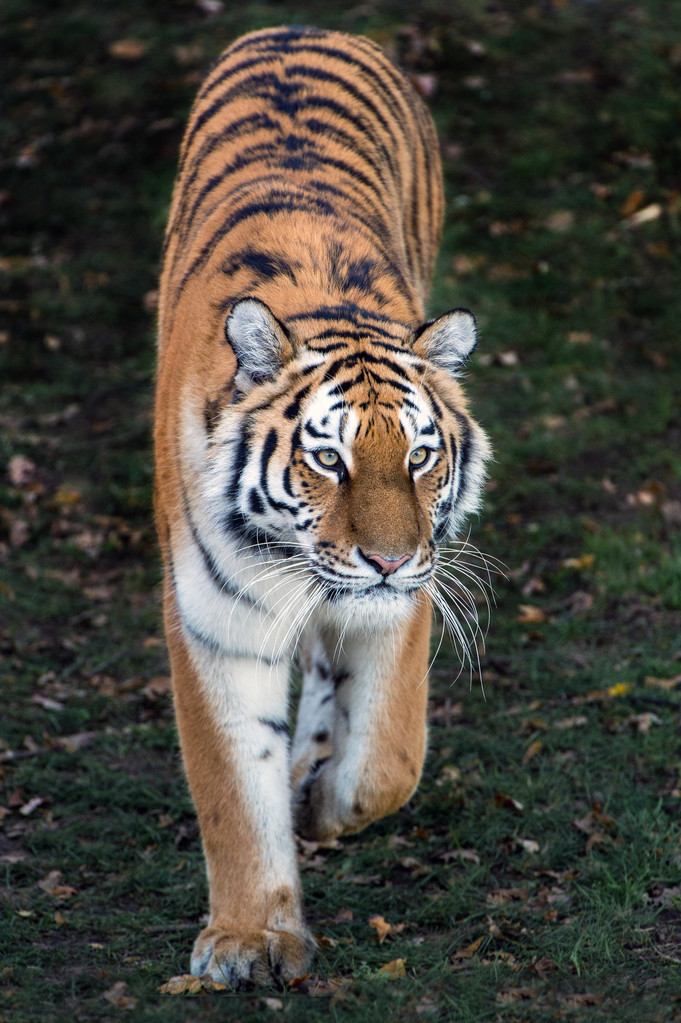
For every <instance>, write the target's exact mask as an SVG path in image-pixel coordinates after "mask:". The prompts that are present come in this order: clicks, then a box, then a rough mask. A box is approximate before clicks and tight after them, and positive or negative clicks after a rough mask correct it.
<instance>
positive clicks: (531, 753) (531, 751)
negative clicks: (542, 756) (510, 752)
mask: <svg viewBox="0 0 681 1023" xmlns="http://www.w3.org/2000/svg"><path fill="white" fill-rule="evenodd" d="M543 745H544V743H543V742H542V741H541V739H536V740H535V741H534V742H532V743H530V745H529V746H528V747H527V749H526V750H525V755H524V756H523V759H522V761H521V763H522V765H523V766H524V765H525V764H528V763H529V762H530V760H532V759H533V758H534V757H536V755H537V753H539V751H540V750H541V748H542V746H543Z"/></svg>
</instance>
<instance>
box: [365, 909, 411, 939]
mask: <svg viewBox="0 0 681 1023" xmlns="http://www.w3.org/2000/svg"><path fill="white" fill-rule="evenodd" d="M369 927H373V928H374V930H375V931H376V936H377V937H378V944H379V945H382V944H383V942H384V941H385V939H386V938H387V937H388V935H389V934H400V933H401V932H402V931H403V930H404V924H389V923H388V921H387V920H385V919H384V918H383V917H382V916H379V915H377V916H372V917H369Z"/></svg>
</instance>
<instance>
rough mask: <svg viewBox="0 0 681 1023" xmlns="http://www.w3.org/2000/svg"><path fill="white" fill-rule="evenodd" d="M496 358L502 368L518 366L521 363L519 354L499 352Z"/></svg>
mask: <svg viewBox="0 0 681 1023" xmlns="http://www.w3.org/2000/svg"><path fill="white" fill-rule="evenodd" d="M495 358H496V362H497V363H498V364H499V365H500V366H517V364H518V362H519V359H518V353H517V352H497V354H496V356H495Z"/></svg>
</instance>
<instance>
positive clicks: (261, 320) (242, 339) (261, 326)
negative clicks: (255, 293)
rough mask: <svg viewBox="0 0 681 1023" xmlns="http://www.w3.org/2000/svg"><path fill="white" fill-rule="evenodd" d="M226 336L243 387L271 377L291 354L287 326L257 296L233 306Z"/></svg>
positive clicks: (248, 387)
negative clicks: (234, 357)
mask: <svg viewBox="0 0 681 1023" xmlns="http://www.w3.org/2000/svg"><path fill="white" fill-rule="evenodd" d="M225 338H226V339H227V341H228V343H229V344H230V345H231V346H232V349H233V351H234V354H235V355H236V360H237V365H238V374H237V375H238V377H239V385H240V388H241V390H244V389H250V388H251V387H253V386H254V385H255V384H261V383H263V381H265V380H272V379H273V378H274V377H275V376H276V375H277V373H278V372H279V370H280V369H281V367H282V366H283V365H284V363H285V362H286V361H287V360H288V358H290V356H291V354H292V348H291V343H290V341H289V337H288V334H287V333H286V330H285V328H284V326H283V325H282V324H281V323H280V322H279V320H278V319H277V318H276V317H275V316H274V314H273V313H272V311H271V309H270V308H269V306H267V305H265V303H264V302H261V301H260V299H258V298H243V299H241V300H240V301H239V302H237V303H236V304H235V305H234V306H233V307H232V311H231V312H230V314H229V316H228V317H227V320H226V322H225ZM244 384H246V388H244Z"/></svg>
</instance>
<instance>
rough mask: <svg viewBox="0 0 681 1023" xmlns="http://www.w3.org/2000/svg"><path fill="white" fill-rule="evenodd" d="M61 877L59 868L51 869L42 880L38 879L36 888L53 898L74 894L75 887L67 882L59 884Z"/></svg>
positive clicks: (69, 896) (64, 897) (65, 897)
mask: <svg viewBox="0 0 681 1023" xmlns="http://www.w3.org/2000/svg"><path fill="white" fill-rule="evenodd" d="M61 878H62V872H61V870H51V871H50V873H49V874H48V875H47V876H46V877H44V878H43V879H42V881H38V888H40V889H42V891H44V892H47V894H48V895H51V896H52V897H53V898H55V899H70V898H71V896H72V895H75V894H76V892H77V889H76V888H72V887H71V885H68V884H61Z"/></svg>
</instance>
